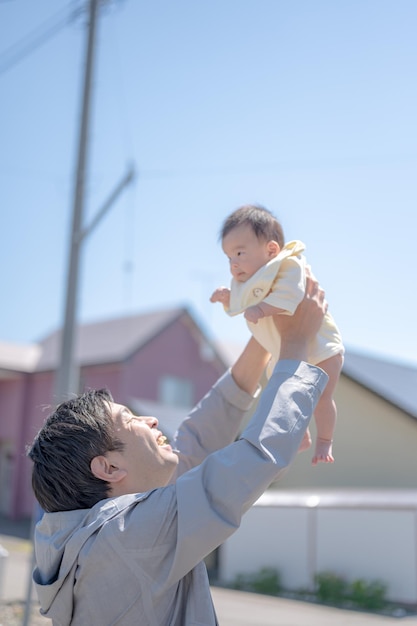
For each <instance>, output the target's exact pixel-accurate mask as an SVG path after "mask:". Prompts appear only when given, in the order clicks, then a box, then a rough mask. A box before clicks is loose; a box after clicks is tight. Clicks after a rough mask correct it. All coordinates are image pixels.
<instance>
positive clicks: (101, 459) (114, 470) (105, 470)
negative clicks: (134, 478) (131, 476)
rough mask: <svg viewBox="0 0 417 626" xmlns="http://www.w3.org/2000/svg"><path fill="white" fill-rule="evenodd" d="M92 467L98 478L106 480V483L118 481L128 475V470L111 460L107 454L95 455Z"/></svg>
mask: <svg viewBox="0 0 417 626" xmlns="http://www.w3.org/2000/svg"><path fill="white" fill-rule="evenodd" d="M90 469H91V471H92V473H93V474H94V476H95V477H96V478H100V479H101V480H105V481H106V483H118V482H120V481H121V480H123V478H125V477H126V476H127V470H125V469H123V468H121V467H119V466H118V465H117V464H115V463H114V462H111V460H110V459H108V458H107V457H106V456H95V457H94V458H93V459H92V461H91V463H90Z"/></svg>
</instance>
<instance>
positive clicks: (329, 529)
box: [219, 490, 417, 604]
mask: <svg viewBox="0 0 417 626" xmlns="http://www.w3.org/2000/svg"><path fill="white" fill-rule="evenodd" d="M265 566H269V567H276V568H277V569H278V570H279V572H280V574H281V577H282V584H283V586H284V587H285V588H286V589H288V590H297V589H301V588H304V589H310V590H314V575H315V574H316V573H321V572H324V571H332V572H334V573H335V574H338V575H340V576H343V577H344V578H345V579H346V580H348V581H353V580H355V579H358V578H364V579H365V580H368V581H371V580H375V579H379V580H382V581H384V582H385V583H386V584H387V586H388V591H387V599H388V600H392V601H395V602H404V603H410V604H415V603H417V490H395V491H346V492H343V491H341V492H337V493H336V492H329V491H327V492H324V491H323V492H316V493H312V492H310V493H303V492H281V493H277V492H268V493H266V494H264V496H262V498H260V500H258V502H257V503H256V504H255V506H254V507H252V509H251V510H250V511H249V512H248V513H247V514H246V516H245V518H244V520H243V522H242V525H241V527H240V528H239V530H238V531H237V532H236V533H235V534H234V535H233V536H232V537H230V539H228V540H227V541H226V542H225V543H224V544H223V545H222V546H221V549H220V569H219V577H220V579H221V580H222V581H224V582H231V581H232V580H233V579H234V578H235V577H236V575H237V574H241V573H255V572H256V571H258V570H259V569H260V568H261V567H265Z"/></svg>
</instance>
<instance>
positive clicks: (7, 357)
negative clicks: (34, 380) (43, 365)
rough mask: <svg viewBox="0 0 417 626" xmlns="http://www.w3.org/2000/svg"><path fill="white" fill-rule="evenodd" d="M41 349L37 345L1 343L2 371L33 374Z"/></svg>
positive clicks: (0, 366) (0, 362) (0, 363)
mask: <svg viewBox="0 0 417 626" xmlns="http://www.w3.org/2000/svg"><path fill="white" fill-rule="evenodd" d="M40 353H41V348H40V346H39V345H37V344H14V343H6V342H4V341H0V369H1V370H10V371H13V372H22V373H23V372H32V371H33V370H34V368H35V367H36V363H37V362H38V360H39V357H40Z"/></svg>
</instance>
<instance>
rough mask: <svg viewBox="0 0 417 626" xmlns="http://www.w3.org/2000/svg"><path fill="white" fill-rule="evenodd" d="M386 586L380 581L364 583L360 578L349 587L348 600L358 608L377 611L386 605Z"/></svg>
mask: <svg viewBox="0 0 417 626" xmlns="http://www.w3.org/2000/svg"><path fill="white" fill-rule="evenodd" d="M386 592H387V586H386V584H385V583H384V582H382V581H380V580H373V581H370V582H368V581H366V580H363V579H361V578H359V579H358V580H354V581H353V582H352V584H351V585H350V589H349V599H350V600H351V601H352V602H354V604H356V605H357V606H358V607H361V608H364V609H369V610H378V609H382V608H383V607H384V606H385V605H386V597H385V596H386Z"/></svg>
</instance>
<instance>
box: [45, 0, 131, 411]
mask: <svg viewBox="0 0 417 626" xmlns="http://www.w3.org/2000/svg"><path fill="white" fill-rule="evenodd" d="M102 1H103V0H89V14H88V37H87V49H86V61H85V74H84V88H83V94H82V110H81V123H80V131H79V144H78V157H77V171H76V177H75V185H74V202H73V218H72V230H71V240H70V253H69V263H68V276H67V289H66V302H65V318H64V324H63V328H62V336H61V353H60V364H59V367H58V369H57V372H56V377H55V389H54V403H57V402H61V401H62V400H64V399H66V398H67V397H68V396H69V395H70V394H71V393H76V392H77V391H78V384H79V368H78V365H77V364H76V362H75V335H76V314H77V301H78V282H79V265H80V253H81V245H82V243H83V241H84V239H85V238H86V236H87V235H88V234H90V232H91V231H92V229H93V227H95V226H96V225H97V223H98V222H99V221H100V219H101V218H102V217H103V216H104V214H105V213H106V212H107V210H108V209H109V208H110V205H111V204H112V203H113V202H114V200H115V199H116V197H117V196H118V195H119V194H120V192H121V191H122V189H123V188H124V187H125V186H126V185H127V184H129V183H130V182H131V180H132V179H133V178H134V170H133V167H132V166H131V167H130V169H129V171H128V172H127V174H126V176H125V177H124V178H123V180H122V181H121V182H120V183H119V185H118V186H117V188H116V190H115V191H114V192H113V194H112V195H111V198H110V199H109V201H107V203H106V204H105V205H104V206H103V208H102V209H101V211H100V212H99V214H98V215H97V217H96V218H95V219H94V221H93V224H92V225H91V226H90V227H88V228H87V229H83V211H84V204H85V183H86V179H87V157H88V139H89V125H90V113H91V93H92V78H93V68H94V54H95V39H96V29H97V15H98V11H99V5H100V3H101V2H102Z"/></svg>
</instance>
